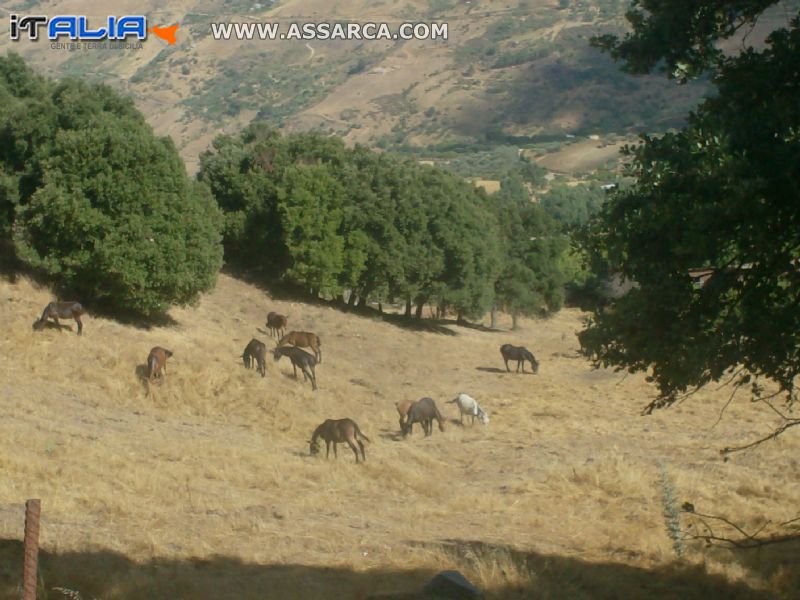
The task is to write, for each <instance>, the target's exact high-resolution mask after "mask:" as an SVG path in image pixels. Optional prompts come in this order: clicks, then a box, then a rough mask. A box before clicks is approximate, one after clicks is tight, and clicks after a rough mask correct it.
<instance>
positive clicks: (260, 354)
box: [242, 338, 267, 377]
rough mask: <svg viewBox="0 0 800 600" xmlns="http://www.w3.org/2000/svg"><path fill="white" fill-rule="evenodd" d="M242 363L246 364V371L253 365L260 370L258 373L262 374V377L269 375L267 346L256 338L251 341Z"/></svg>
mask: <svg viewBox="0 0 800 600" xmlns="http://www.w3.org/2000/svg"><path fill="white" fill-rule="evenodd" d="M242 362H244V366H245V368H246V369H249V368H250V365H251V363H252V364H253V365H254V366H256V367H257V368H258V372H259V373H261V376H262V377H264V375H266V374H267V346H266V344H264V342H262V341H260V340H257V339H256V338H253V339H252V340H250V342H249V343H248V344H247V346H245V349H244V352H243V353H242Z"/></svg>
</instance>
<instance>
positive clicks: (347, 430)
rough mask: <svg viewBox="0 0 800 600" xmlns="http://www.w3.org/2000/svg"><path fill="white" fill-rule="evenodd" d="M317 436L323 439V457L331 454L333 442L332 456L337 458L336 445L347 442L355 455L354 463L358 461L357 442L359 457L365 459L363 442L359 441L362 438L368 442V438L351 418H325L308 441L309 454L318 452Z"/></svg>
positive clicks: (312, 454)
mask: <svg viewBox="0 0 800 600" xmlns="http://www.w3.org/2000/svg"><path fill="white" fill-rule="evenodd" d="M317 438H322V439H323V440H325V458H328V456H330V454H331V444H333V456H334V458H339V455H338V454H337V453H336V445H337V444H341V443H343V442H347V445H348V446H350V449H351V450H352V451H353V454H355V455H356V463H358V449H356V444H358V447H359V448H360V449H361V459H362V460H367V456H366V454H364V444H362V443H361V440H362V439H363V440H365V441H367V442H369V441H370V439H369V438H368V437H367V436H365V435H364V434H363V433H361V430H360V429H359V428H358V425H357V424H356V422H355V421H353V419H327V420H326V421H325V422H324V423H323V424H322V425H320V426H319V427H317V428H316V429H315V430H314V433H313V434H312V436H311V440H310V441H309V442H308V445H309V451H310V452H311V456H314V455H316V454H319V442H317ZM370 443H372V442H370Z"/></svg>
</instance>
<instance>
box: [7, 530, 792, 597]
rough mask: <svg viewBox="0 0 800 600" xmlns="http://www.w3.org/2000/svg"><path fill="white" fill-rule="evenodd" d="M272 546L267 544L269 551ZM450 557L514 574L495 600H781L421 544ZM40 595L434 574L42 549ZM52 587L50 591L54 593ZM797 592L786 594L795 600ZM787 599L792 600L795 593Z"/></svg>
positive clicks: (221, 591) (10, 582)
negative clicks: (139, 559) (143, 559)
mask: <svg viewBox="0 0 800 600" xmlns="http://www.w3.org/2000/svg"><path fill="white" fill-rule="evenodd" d="M266 543H268V540H265V544H266ZM415 545H417V546H418V547H421V548H431V549H435V550H440V551H441V550H444V552H445V554H446V555H447V556H449V557H451V559H452V564H451V565H449V566H450V567H452V568H456V569H458V568H459V565H469V564H471V565H472V566H473V567H474V568H475V569H476V570H478V569H482V570H484V572H487V573H495V574H497V575H496V577H498V578H500V577H502V575H501V574H504V575H505V576H506V577H505V579H506V580H507V581H508V583H506V584H504V585H502V586H501V587H498V588H494V589H491V590H486V592H487V594H486V595H487V597H488V598H497V599H509V600H510V599H520V600H521V599H523V598H656V599H659V598H664V599H666V598H682V599H689V600H691V599H694V598H697V599H698V600H706V599H707V598H726V599H728V600H738V599H754V600H759V599H762V598H764V599H766V598H774V597H775V596H774V595H771V594H768V593H766V592H759V591H755V590H753V589H751V588H749V587H747V586H746V585H744V584H742V583H731V582H729V581H727V580H726V579H724V578H723V577H722V576H720V575H712V574H709V573H707V572H706V571H705V570H703V569H702V567H699V566H683V567H681V566H665V567H658V568H655V569H645V568H640V567H634V566H629V565H625V564H619V563H610V562H606V563H589V562H585V561H582V560H579V559H575V558H567V557H561V556H551V555H544V554H538V553H535V552H521V551H517V550H513V549H509V548H507V547H505V546H497V545H489V544H485V543H481V542H468V541H466V542H465V541H461V540H448V541H446V542H445V543H443V544H415ZM22 554H23V553H22V543H21V542H20V541H17V540H8V539H2V540H0V597H3V598H15V597H18V596H19V593H18V586H19V579H20V573H21V565H22V558H23V557H22ZM39 565H40V574H41V578H40V593H39V597H40V598H50V599H52V598H61V597H64V596H63V595H62V593H61V592H57V591H54V588H56V587H60V588H66V589H69V590H73V591H77V592H79V593H80V594H81V596H82V597H83V598H110V597H114V598H148V599H152V600H157V599H161V598H165V599H166V598H169V599H173V598H192V599H204V598H209V599H211V598H237V599H240V600H246V599H248V598H259V599H260V598H266V597H269V598H274V599H281V598H292V599H294V598H304V599H315V598H320V599H321V598H346V599H348V598H352V599H358V600H368V599H370V598H374V599H376V600H377V599H379V598H380V599H382V600H390V599H395V600H399V599H401V598H403V599H411V598H425V597H426V596H424V595H423V594H421V593H420V592H419V591H420V590H421V589H422V588H423V587H424V585H425V584H426V583H427V582H428V581H429V580H430V578H431V577H432V576H433V575H434V574H435V571H434V570H433V569H419V568H418V569H412V570H400V569H390V568H377V569H370V570H364V571H362V570H358V571H355V570H352V569H348V568H344V567H325V566H317V565H298V564H254V563H247V562H243V561H241V560H239V559H237V558H232V557H226V556H215V557H212V558H209V559H184V560H176V559H160V558H157V559H152V560H150V561H148V562H134V561H132V560H130V559H128V558H127V557H125V556H123V555H121V554H117V553H115V552H111V551H106V550H95V551H84V552H60V553H51V552H46V551H41V552H40V554H39ZM45 587H46V589H44V588H45ZM788 593H790V592H789V590H788V589H787V590H786V594H788ZM785 597H787V598H788V595H786V596H785Z"/></svg>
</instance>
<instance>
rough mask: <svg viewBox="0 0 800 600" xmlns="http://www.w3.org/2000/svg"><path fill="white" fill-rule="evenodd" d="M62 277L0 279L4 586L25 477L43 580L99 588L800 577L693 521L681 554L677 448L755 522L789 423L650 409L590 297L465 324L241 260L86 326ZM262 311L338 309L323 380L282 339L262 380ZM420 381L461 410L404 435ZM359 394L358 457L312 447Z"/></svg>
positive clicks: (727, 510) (346, 589)
mask: <svg viewBox="0 0 800 600" xmlns="http://www.w3.org/2000/svg"><path fill="white" fill-rule="evenodd" d="M50 299H51V296H50V294H49V292H48V291H47V290H46V289H41V288H38V287H36V286H34V285H32V284H31V283H30V282H29V281H27V280H24V279H23V280H21V281H20V282H19V283H17V284H10V283H8V282H7V281H2V282H0V306H2V307H3V313H2V314H3V323H4V328H5V335H4V337H3V338H2V339H0V371H2V372H3V373H4V375H5V376H4V377H3V379H2V381H1V382H0V398H2V402H0V416H1V417H2V418H0V472H2V480H0V564H4V565H8V566H7V567H4V568H2V569H0V596H2V597H11V596H13V590H14V587H15V585H16V582H17V576H18V573H17V570H16V565H17V564H21V562H19V561H20V560H21V558H20V547H19V543H18V542H15V541H14V540H19V539H20V536H21V532H22V503H23V502H24V500H25V499H26V498H32V497H38V498H42V502H43V515H44V516H43V524H42V543H43V549H44V552H45V553H44V558H43V561H42V570H43V578H44V581H45V583H46V586H47V587H48V589H52V588H53V587H65V588H69V589H73V590H78V591H80V592H81V593H82V594H83V595H84V597H87V598H90V597H98V598H103V599H104V600H108V599H112V598H132V597H147V598H177V597H182V598H221V597H237V598H263V597H265V590H268V591H269V594H268V597H270V598H295V597H303V598H330V597H342V598H364V597H365V596H366V595H367V594H372V593H380V592H407V591H413V590H415V589H418V588H419V586H421V585H422V584H423V583H424V582H425V581H426V579H427V578H428V577H430V575H431V574H432V573H433V572H434V571H435V570H436V569H440V568H445V567H448V568H458V569H461V570H462V571H463V572H464V573H465V574H466V575H467V576H468V577H470V578H471V579H472V580H474V581H475V582H476V583H478V584H479V585H481V586H482V587H485V588H487V589H488V590H489V592H490V597H503V598H506V597H508V598H511V597H531V596H535V597H567V596H568V597H595V596H596V595H598V594H599V595H601V596H606V597H630V595H631V593H632V592H631V590H634V591H635V593H636V594H638V595H640V596H642V595H643V596H647V597H664V598H667V597H670V598H672V597H676V595H677V596H680V597H683V598H690V597H697V598H700V597H707V596H708V594H709V593H710V594H711V595H712V596H715V595H716V596H719V595H726V596H727V597H758V594H757V593H756V592H754V591H748V588H745V587H742V584H740V583H736V580H739V579H743V580H744V581H746V582H747V583H748V584H749V585H753V586H758V587H762V588H765V589H771V590H772V592H775V593H781V592H786V593H787V594H788V590H790V589H793V588H792V587H791V586H794V585H796V583H797V579H792V577H796V575H797V574H796V573H793V572H791V571H787V570H784V571H775V568H773V564H774V565H775V566H776V567H777V565H778V564H779V563H778V562H775V563H773V562H771V560H769V556H770V555H767V554H763V555H759V556H760V559H759V561H755V562H748V563H742V564H739V563H737V562H734V561H733V559H732V557H731V556H729V555H727V554H725V553H720V552H718V553H711V554H700V553H699V549H698V548H696V547H695V546H693V545H691V544H690V543H688V542H687V543H686V547H687V550H688V551H689V556H688V558H689V560H690V563H697V562H700V561H704V562H705V563H706V569H707V570H708V572H707V571H706V570H704V569H703V568H701V567H693V568H691V569H688V570H685V569H684V570H678V569H674V568H672V567H671V566H670V565H671V564H672V563H673V560H674V555H673V551H672V540H671V539H670V538H669V537H668V535H667V533H666V528H665V524H664V502H663V490H662V488H663V473H664V472H666V473H667V474H668V477H669V479H670V480H671V481H672V484H673V485H674V486H675V488H676V490H677V495H678V500H680V501H683V500H690V501H692V502H693V503H694V504H695V506H696V508H697V510H698V511H702V510H707V511H708V512H713V513H716V514H726V515H729V516H732V517H735V520H736V521H737V522H740V523H742V524H743V525H744V526H745V528H746V529H751V530H752V529H755V528H756V527H757V526H758V524H760V523H761V522H763V518H764V516H765V515H768V516H769V518H770V519H772V520H773V521H774V522H778V521H785V520H788V519H791V518H794V517H796V500H797V498H798V497H800V483H799V482H800V478H799V477H797V474H798V462H797V460H796V456H797V451H798V448H800V440H798V438H797V436H786V437H784V438H782V439H780V440H778V441H777V442H776V443H774V444H770V445H768V446H764V447H763V448H761V449H759V450H758V451H757V452H754V453H749V454H742V455H736V456H735V457H734V458H733V459H732V460H731V461H729V462H723V461H722V460H721V459H720V457H719V454H718V450H719V449H720V448H721V447H723V446H726V445H729V444H732V443H736V442H743V441H745V440H750V439H752V438H753V437H754V436H756V435H759V434H763V433H764V432H765V431H767V430H768V428H769V427H770V426H771V425H772V420H771V418H770V416H769V415H768V414H766V413H763V412H759V411H758V410H757V409H756V408H753V407H751V406H749V405H748V403H747V402H742V403H741V404H740V403H736V402H734V403H733V405H732V406H731V407H730V408H729V409H728V412H727V413H726V415H725V417H724V418H723V419H722V420H721V422H720V423H719V424H718V425H716V426H715V427H713V428H711V425H712V423H714V421H715V420H716V418H717V415H718V411H719V409H720V408H721V406H722V405H723V404H724V402H725V400H726V399H727V396H728V393H727V392H726V391H720V392H706V393H701V394H697V395H696V396H694V397H693V398H692V399H691V401H687V402H686V403H685V404H683V405H680V406H678V407H676V408H675V409H672V410H670V411H667V412H660V413H658V414H655V415H653V416H650V417H646V418H645V417H640V416H638V411H639V410H640V409H641V407H642V406H643V405H644V404H645V402H646V401H647V398H648V397H650V395H651V394H652V389H651V388H649V387H648V386H647V385H646V384H645V383H644V381H643V379H642V378H641V377H634V376H629V377H627V378H623V377H621V376H620V375H619V374H614V373H611V372H606V371H592V370H590V369H589V368H588V366H587V364H586V363H585V362H584V361H583V360H582V359H579V358H577V356H576V340H575V337H574V332H575V330H576V329H577V328H578V327H579V324H580V314H579V313H577V312H576V311H574V310H564V311H562V312H561V313H559V314H557V315H556V316H555V317H553V318H552V319H549V320H546V321H526V322H524V323H523V325H524V328H523V329H522V330H520V331H517V332H509V331H507V330H504V331H502V332H499V333H491V332H486V331H481V330H478V329H471V328H463V327H457V326H453V325H449V326H446V327H445V330H448V329H449V331H450V333H453V334H454V335H448V334H447V333H434V332H420V331H412V330H407V329H403V328H399V327H397V326H396V325H392V324H389V323H386V322H383V321H381V320H377V319H373V318H367V317H361V316H354V315H348V314H343V313H341V312H339V311H337V310H334V309H332V308H330V307H327V306H321V305H308V304H303V303H297V302H287V301H281V300H276V299H273V298H271V297H270V296H269V295H267V294H266V293H264V292H263V291H260V290H258V289H256V288H254V287H252V286H249V285H247V284H245V283H243V282H241V281H238V280H236V279H233V278H231V277H228V276H224V275H223V276H221V277H220V279H219V283H218V286H217V288H216V290H215V291H214V292H213V293H211V294H209V295H207V296H205V297H203V299H202V300H201V302H200V303H199V305H198V306H197V307H193V308H185V309H175V310H173V311H172V312H171V317H172V319H173V323H171V324H169V325H165V326H160V327H153V328H151V329H141V328H136V327H133V326H125V325H121V324H119V323H116V322H113V321H109V320H106V319H102V318H91V317H89V318H87V319H86V323H85V333H84V335H83V336H82V337H78V336H76V335H74V333H71V332H63V333H58V332H56V331H53V330H47V331H44V332H38V333H36V332H33V331H32V330H31V323H32V321H33V319H34V318H35V317H36V316H37V315H38V313H39V311H40V310H41V308H42V306H43V305H44V304H46V302H47V301H49V300H50ZM268 310H277V311H281V312H285V313H288V314H289V315H290V328H296V329H303V330H312V331H316V332H318V333H319V334H320V336H321V338H322V344H323V363H322V364H321V365H320V366H319V368H318V379H319V386H320V389H319V391H318V392H313V393H312V391H311V389H310V386H308V385H304V384H303V383H302V381H301V382H295V381H294V380H293V379H292V377H291V367H290V365H289V364H288V363H284V362H281V363H277V364H276V363H273V362H270V363H269V364H268V369H267V376H266V378H263V379H262V378H261V377H259V376H257V375H256V374H255V372H254V371H247V370H245V369H244V368H243V367H242V365H241V362H240V359H239V356H240V354H241V351H242V348H243V347H244V346H245V344H246V343H247V342H248V341H249V339H250V338H251V337H252V336H257V337H260V338H261V339H264V340H267V339H268V337H267V336H266V335H264V334H263V333H261V332H260V331H259V328H263V323H264V320H265V315H266V312H267V311H268ZM509 324H510V323H509V320H507V319H503V320H502V321H501V326H502V327H508V325H509ZM504 342H512V343H524V344H525V345H527V346H529V347H530V348H531V349H532V350H533V351H534V353H535V354H536V356H537V357H538V358H539V360H540V362H541V369H540V371H539V374H538V375H536V376H534V375H530V374H526V375H517V374H514V373H511V374H508V373H506V372H505V371H504V370H503V369H502V367H503V363H502V360H501V358H500V355H499V352H498V347H499V346H500V344H502V343H504ZM156 344H158V345H162V346H165V347H167V348H169V349H171V350H173V351H174V353H175V355H174V358H173V359H172V360H171V361H170V363H169V372H168V375H167V379H166V381H165V383H163V385H159V386H156V387H155V388H154V391H153V393H152V394H151V395H150V396H147V395H146V393H145V388H144V386H143V385H142V383H141V381H140V380H139V378H138V376H137V372H138V370H139V369H141V365H142V364H143V363H144V360H145V358H146V356H147V353H148V351H149V349H150V347H152V346H154V345H156ZM459 391H466V392H468V393H470V394H472V395H474V396H475V397H476V398H477V399H478V400H479V401H480V402H481V404H482V405H483V406H484V407H485V408H486V410H487V411H488V412H489V414H490V416H491V422H490V423H489V425H488V426H486V427H482V426H481V425H479V424H476V425H475V426H474V427H472V426H469V425H468V426H466V427H463V428H462V427H461V426H459V425H458V424H457V423H454V422H452V419H454V418H455V416H456V411H455V409H454V407H453V405H449V404H444V401H445V400H447V399H450V398H452V397H454V396H455V394H456V393H457V392H459ZM425 395H429V396H431V397H433V398H435V399H436V400H437V402H438V403H439V406H440V407H441V409H442V410H443V412H444V413H445V415H446V417H447V418H448V421H450V422H448V425H447V428H446V431H445V432H444V433H442V432H440V431H438V430H434V432H433V435H432V436H431V437H430V438H428V439H423V437H422V435H421V432H420V431H419V430H416V431H415V432H414V434H413V436H412V437H411V438H410V439H406V440H402V439H401V438H400V437H399V436H398V424H397V415H396V412H395V409H394V405H393V404H394V402H395V401H398V400H401V399H406V398H411V399H416V398H419V397H421V396H425ZM344 416H349V417H351V418H354V419H355V420H356V421H357V422H358V423H359V424H360V426H361V428H362V429H363V431H364V432H365V433H366V435H367V436H369V437H370V438H371V440H372V443H371V444H367V450H366V451H367V461H366V464H364V465H358V466H356V465H355V464H353V456H352V453H351V452H350V451H349V450H347V449H346V448H345V447H344V446H342V447H340V452H339V458H338V460H333V458H331V460H329V461H326V460H325V459H324V457H323V458H311V457H309V456H308V444H307V440H308V438H309V435H310V433H311V431H312V430H313V428H314V427H315V426H316V425H317V424H318V423H320V422H322V421H323V420H324V419H326V418H339V417H344ZM781 551H782V552H783V553H784V555H783V556H785V557H786V560H789V559H788V557H789V556H790V553H791V552H797V548H788V547H786V546H784V547H783V548H782V549H781ZM765 552H767V551H766V550H765ZM762 559H763V560H762ZM785 564H791V561H789V562H787V563H785ZM795 564H796V563H795ZM332 594H333V595H332ZM56 597H59V596H56ZM786 597H788V596H786Z"/></svg>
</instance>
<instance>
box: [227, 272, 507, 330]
mask: <svg viewBox="0 0 800 600" xmlns="http://www.w3.org/2000/svg"><path fill="white" fill-rule="evenodd" d="M222 272H223V273H225V274H226V275H228V276H230V277H233V278H235V279H238V280H240V281H244V282H245V283H247V284H248V285H251V286H253V287H255V288H258V289H259V290H261V291H262V292H264V293H265V294H267V295H269V296H270V297H272V298H273V299H274V300H280V301H283V302H303V303H305V304H311V305H314V306H324V307H326V308H333V309H335V310H338V311H339V312H342V313H348V314H353V315H357V316H360V317H365V318H370V319H377V320H380V321H383V322H384V323H389V324H391V325H394V326H396V327H400V328H401V329H409V330H412V331H425V332H429V333H440V334H442V335H457V333H456V332H455V331H453V330H452V329H450V328H449V327H445V326H444V325H443V324H442V323H443V322H442V321H434V320H431V319H415V318H409V317H406V316H404V315H399V314H394V313H385V312H380V311H379V310H377V309H375V308H373V307H371V306H349V305H348V304H345V303H344V302H341V301H340V300H337V299H334V300H326V299H324V298H319V297H314V296H312V295H310V294H308V293H307V292H306V291H305V290H304V289H303V288H302V287H299V286H296V285H291V284H287V283H286V282H282V281H279V280H275V279H270V278H267V277H264V276H262V275H260V274H258V273H253V272H251V271H247V270H243V269H236V268H234V267H230V266H225V267H224V268H223V269H222ZM264 317H265V318H266V314H265V315H264ZM454 322H455V321H454ZM462 325H463V323H462ZM476 327H477V326H476ZM480 327H482V326H480ZM290 329H291V328H290ZM487 331H491V330H489V329H487Z"/></svg>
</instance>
